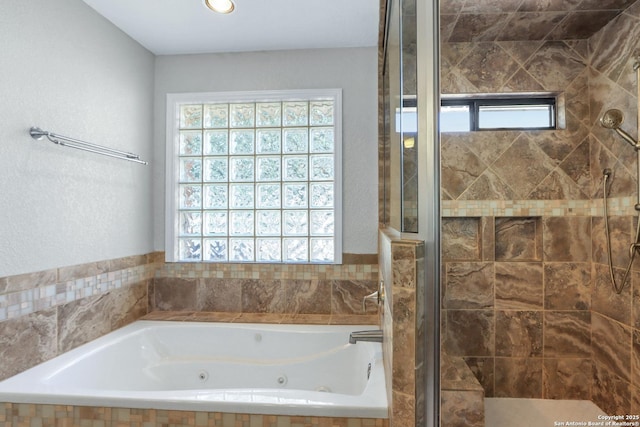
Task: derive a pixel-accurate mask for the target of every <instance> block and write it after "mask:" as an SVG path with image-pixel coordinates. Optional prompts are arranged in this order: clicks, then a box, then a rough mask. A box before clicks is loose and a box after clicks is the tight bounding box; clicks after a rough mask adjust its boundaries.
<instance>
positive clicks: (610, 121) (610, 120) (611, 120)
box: [600, 108, 624, 129]
mask: <svg viewBox="0 0 640 427" xmlns="http://www.w3.org/2000/svg"><path fill="white" fill-rule="evenodd" d="M622 122H624V114H623V113H622V111H620V110H618V109H615V108H612V109H611V110H607V111H606V112H605V113H604V114H603V115H602V117H601V118H600V124H601V125H602V127H605V128H607V129H618V128H619V127H620V125H621V124H622Z"/></svg>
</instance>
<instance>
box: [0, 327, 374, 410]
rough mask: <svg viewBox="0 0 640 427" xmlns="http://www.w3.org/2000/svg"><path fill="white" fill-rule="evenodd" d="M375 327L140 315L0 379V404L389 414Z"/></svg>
mask: <svg viewBox="0 0 640 427" xmlns="http://www.w3.org/2000/svg"><path fill="white" fill-rule="evenodd" d="M359 329H376V327H375V326H317V325H267V324H228V323H205V322H202V323H200V322H193V323H192V322H171V321H145V320H142V321H137V322H135V323H132V324H130V325H129V326H126V327H124V328H121V329H118V330H116V331H114V332H112V333H110V334H108V335H105V336H103V337H102V338H99V339H97V340H95V341H92V342H90V343H88V344H85V345H83V346H81V347H78V348H76V349H74V350H72V351H70V352H67V353H64V354H62V355H60V356H58V357H56V358H55V359H52V360H49V361H48V362H45V363H43V364H40V365H38V366H35V367H33V368H31V369H29V370H27V371H25V372H22V373H20V374H18V375H16V376H14V377H11V378H9V379H7V380H5V381H2V382H0V402H13V403H37V404H62V405H80V406H111V407H126V408H154V409H174V410H195V411H210V412H234V413H248V414H268V415H271V414H276V415H307V416H338V417H359V418H386V417H387V399H386V392H385V383H384V372H383V369H384V368H383V363H382V347H381V345H380V344H379V343H369V342H358V343H357V344H349V343H348V341H349V333H350V332H352V331H355V330H359Z"/></svg>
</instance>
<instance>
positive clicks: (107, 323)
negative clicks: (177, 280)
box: [0, 253, 161, 380]
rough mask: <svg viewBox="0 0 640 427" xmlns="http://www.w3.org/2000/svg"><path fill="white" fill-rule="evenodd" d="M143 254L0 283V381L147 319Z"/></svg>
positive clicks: (150, 270) (149, 261)
mask: <svg viewBox="0 0 640 427" xmlns="http://www.w3.org/2000/svg"><path fill="white" fill-rule="evenodd" d="M160 259H161V258H160V254H155V253H154V254H148V255H141V256H132V257H126V258H118V259H113V260H107V261H101V262H95V263H88V264H82V265H77V266H71V267H61V268H57V269H51V270H47V271H42V272H37V273H33V274H23V275H19V276H10V277H3V278H0V315H1V316H2V317H1V318H0V360H2V364H0V380H1V379H4V378H7V377H9V376H12V375H14V374H17V373H19V372H21V371H24V370H26V369H28V368H30V367H32V366H34V365H37V364H38V363H41V362H44V361H46V360H49V359H51V358H53V357H55V356H57V355H58V354H61V353H63V352H66V351H68V350H70V349H72V348H75V347H77V346H79V345H81V344H84V343H85V342H88V341H91V340H92V339H95V338H98V337H100V336H102V335H104V334H106V333H108V332H111V331H112V330H114V329H117V328H119V327H121V326H124V325H126V324H128V323H130V322H132V321H134V320H137V319H138V318H140V317H142V316H144V315H145V314H147V308H148V307H147V299H148V298H147V294H148V291H147V288H148V286H150V284H151V281H152V279H153V275H154V272H155V270H156V264H157V262H158V261H159V260H160Z"/></svg>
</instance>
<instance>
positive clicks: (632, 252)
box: [602, 169, 640, 294]
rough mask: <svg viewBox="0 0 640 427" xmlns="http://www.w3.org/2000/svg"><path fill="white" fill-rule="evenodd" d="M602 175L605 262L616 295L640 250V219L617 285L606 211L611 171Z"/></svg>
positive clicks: (620, 290)
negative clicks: (637, 251)
mask: <svg viewBox="0 0 640 427" xmlns="http://www.w3.org/2000/svg"><path fill="white" fill-rule="evenodd" d="M602 174H603V175H604V179H603V180H602V197H603V202H604V203H603V204H604V230H605V234H606V237H607V260H608V262H609V277H610V278H611V286H612V287H613V290H614V291H615V293H616V294H620V293H621V292H622V290H623V289H624V285H625V284H626V283H627V280H629V273H630V272H631V266H632V265H633V260H634V259H635V257H636V249H638V248H640V218H639V219H638V221H637V223H638V224H637V227H636V237H635V239H634V242H633V243H632V244H631V245H629V265H627V269H626V270H625V272H624V276H622V282H620V283H619V284H618V283H617V282H616V278H615V276H614V274H613V257H612V256H611V233H610V231H609V214H608V211H607V181H608V180H609V177H610V176H611V170H610V169H605V170H604V171H602Z"/></svg>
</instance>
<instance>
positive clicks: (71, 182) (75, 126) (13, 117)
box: [0, 0, 154, 277]
mask: <svg viewBox="0 0 640 427" xmlns="http://www.w3.org/2000/svg"><path fill="white" fill-rule="evenodd" d="M0 52H1V54H2V58H1V59H0V100H1V101H0V277H2V276H9V275H14V274H21V273H27V272H33V271H39V270H44V269H48V268H54V267H61V266H67V265H75V264H80V263H85V262H91V261H97V260H104V259H111V258H118V257H123V256H128V255H136V254H143V253H147V252H150V251H152V250H153V227H152V224H151V220H150V218H151V217H152V215H153V213H152V194H151V188H152V184H151V177H152V170H153V169H152V168H153V166H146V167H145V166H141V165H138V164H135V163H131V162H125V161H121V160H115V159H110V158H108V157H103V156H97V155H94V154H91V153H85V152H80V151H77V150H73V149H69V148H64V147H58V146H56V145H54V144H52V143H50V142H44V141H35V140H33V139H31V137H30V136H29V134H28V130H29V128H30V127H31V126H39V127H41V128H43V129H46V130H49V131H52V132H55V133H59V134H62V135H67V136H71V137H75V138H79V139H86V140H89V141H91V142H95V143H98V144H103V145H108V146H111V147H113V148H119V149H124V150H127V151H132V152H137V153H139V154H140V155H141V156H142V157H143V158H147V159H149V160H151V157H152V138H151V129H152V120H153V114H152V108H153V104H152V103H153V73H154V56H153V55H152V54H151V53H150V52H148V51H147V50H145V49H144V48H142V47H141V46H140V45H139V44H137V43H136V42H134V41H133V40H132V39H130V38H129V37H128V36H126V35H125V34H124V33H122V32H121V31H120V30H118V29H117V28H116V27H114V26H113V25H112V24H111V23H110V22H108V21H107V20H105V19H104V18H102V17H101V16H99V15H98V14H97V13H96V12H94V11H93V9H91V8H90V7H88V6H87V5H86V4H85V3H83V2H82V1H80V0H56V1H32V0H29V1H24V0H3V1H2V2H1V4H0Z"/></svg>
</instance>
